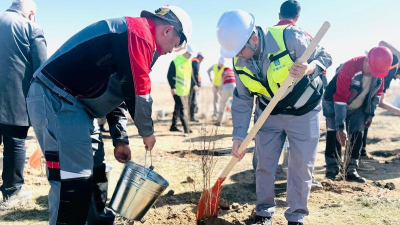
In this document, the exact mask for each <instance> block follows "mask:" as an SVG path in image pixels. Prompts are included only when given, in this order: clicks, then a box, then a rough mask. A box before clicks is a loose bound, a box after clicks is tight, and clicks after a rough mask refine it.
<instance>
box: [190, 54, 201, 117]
mask: <svg viewBox="0 0 400 225" xmlns="http://www.w3.org/2000/svg"><path fill="white" fill-rule="evenodd" d="M203 59H204V55H203V53H201V52H199V53H197V57H194V58H193V59H192V69H193V79H192V86H191V87H192V90H191V91H190V121H192V122H199V120H198V119H196V117H195V116H194V114H196V113H197V112H198V110H199V109H198V106H197V95H198V94H199V91H194V89H195V88H196V86H197V87H198V88H199V89H200V87H201V76H200V63H201V62H202V61H203Z"/></svg>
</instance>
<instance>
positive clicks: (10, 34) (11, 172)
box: [0, 0, 47, 208]
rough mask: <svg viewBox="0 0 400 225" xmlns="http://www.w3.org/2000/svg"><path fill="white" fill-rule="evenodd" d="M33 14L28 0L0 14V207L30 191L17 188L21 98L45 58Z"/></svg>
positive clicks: (24, 124)
mask: <svg viewBox="0 0 400 225" xmlns="http://www.w3.org/2000/svg"><path fill="white" fill-rule="evenodd" d="M35 15H36V4H35V2H34V1H32V0H14V1H12V4H11V6H10V8H9V9H7V10H6V11H5V12H3V13H2V14H0V49H1V50H0V92H1V94H0V144H1V142H3V144H4V153H3V154H4V158H3V162H4V163H3V174H2V179H3V185H2V186H1V188H0V189H1V192H2V193H3V201H2V202H1V203H0V208H7V207H9V206H11V205H14V204H15V203H17V202H18V201H19V200H20V199H26V198H27V197H29V196H31V194H32V193H31V192H30V191H27V190H21V187H22V185H23V184H24V178H23V170H24V163H25V153H26V150H25V139H26V137H27V134H28V129H29V125H30V124H29V119H28V112H27V109H26V100H25V98H26V95H27V94H28V90H29V85H30V81H31V80H32V77H33V73H34V72H35V70H36V69H37V68H39V66H40V65H42V64H43V63H44V61H45V60H46V58H47V47H46V40H45V38H44V35H43V31H42V29H41V28H40V27H39V26H38V24H36V23H35V22H34V21H35Z"/></svg>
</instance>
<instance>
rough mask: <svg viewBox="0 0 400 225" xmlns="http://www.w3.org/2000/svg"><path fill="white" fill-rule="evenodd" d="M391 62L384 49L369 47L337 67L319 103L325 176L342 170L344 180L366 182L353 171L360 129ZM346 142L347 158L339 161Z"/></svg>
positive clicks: (369, 121)
mask: <svg viewBox="0 0 400 225" xmlns="http://www.w3.org/2000/svg"><path fill="white" fill-rule="evenodd" d="M392 62H393V55H392V53H391V52H390V50H389V49H388V48H386V47H383V46H379V47H376V48H373V49H371V51H369V53H368V56H360V57H355V58H352V59H350V60H349V61H347V62H345V63H344V64H342V65H341V66H339V68H338V69H337V70H336V75H335V77H334V78H333V79H332V80H331V82H330V83H329V84H328V87H327V88H326V92H325V94H324V98H323V102H322V106H323V113H324V116H325V117H326V127H327V134H326V149H325V161H326V177H327V178H328V179H331V180H334V179H335V178H336V175H338V173H339V172H342V173H344V174H342V175H343V176H345V177H346V179H347V180H348V181H354V182H359V183H365V182H366V180H365V179H364V178H363V177H361V176H360V175H359V174H358V173H357V168H358V167H359V159H360V152H361V148H362V137H363V131H364V129H365V128H368V127H369V126H370V125H371V124H372V120H373V117H374V116H375V110H376V107H377V106H378V104H379V102H380V98H381V96H382V93H383V88H384V82H383V78H384V77H386V76H387V74H388V72H389V69H390V66H391V64H392ZM347 132H348V133H349V134H347ZM346 145H347V146H349V147H348V149H347V151H346V152H345V154H347V155H346V157H350V160H349V161H348V162H347V161H346V162H343V163H342V164H340V163H339V162H341V161H340V160H341V147H344V146H346ZM339 165H342V168H339ZM340 169H342V170H344V169H345V171H339V170H340Z"/></svg>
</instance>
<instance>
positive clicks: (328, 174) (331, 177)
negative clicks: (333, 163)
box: [325, 172, 338, 180]
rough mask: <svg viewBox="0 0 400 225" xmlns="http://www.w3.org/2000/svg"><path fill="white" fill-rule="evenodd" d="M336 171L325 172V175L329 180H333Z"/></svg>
mask: <svg viewBox="0 0 400 225" xmlns="http://www.w3.org/2000/svg"><path fill="white" fill-rule="evenodd" d="M336 175H338V174H337V173H332V172H326V174H325V177H326V178H328V179H329V180H335V179H336Z"/></svg>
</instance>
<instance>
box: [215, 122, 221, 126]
mask: <svg viewBox="0 0 400 225" xmlns="http://www.w3.org/2000/svg"><path fill="white" fill-rule="evenodd" d="M214 125H215V126H217V127H220V126H221V125H222V124H221V123H220V122H216V123H215V124H214Z"/></svg>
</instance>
